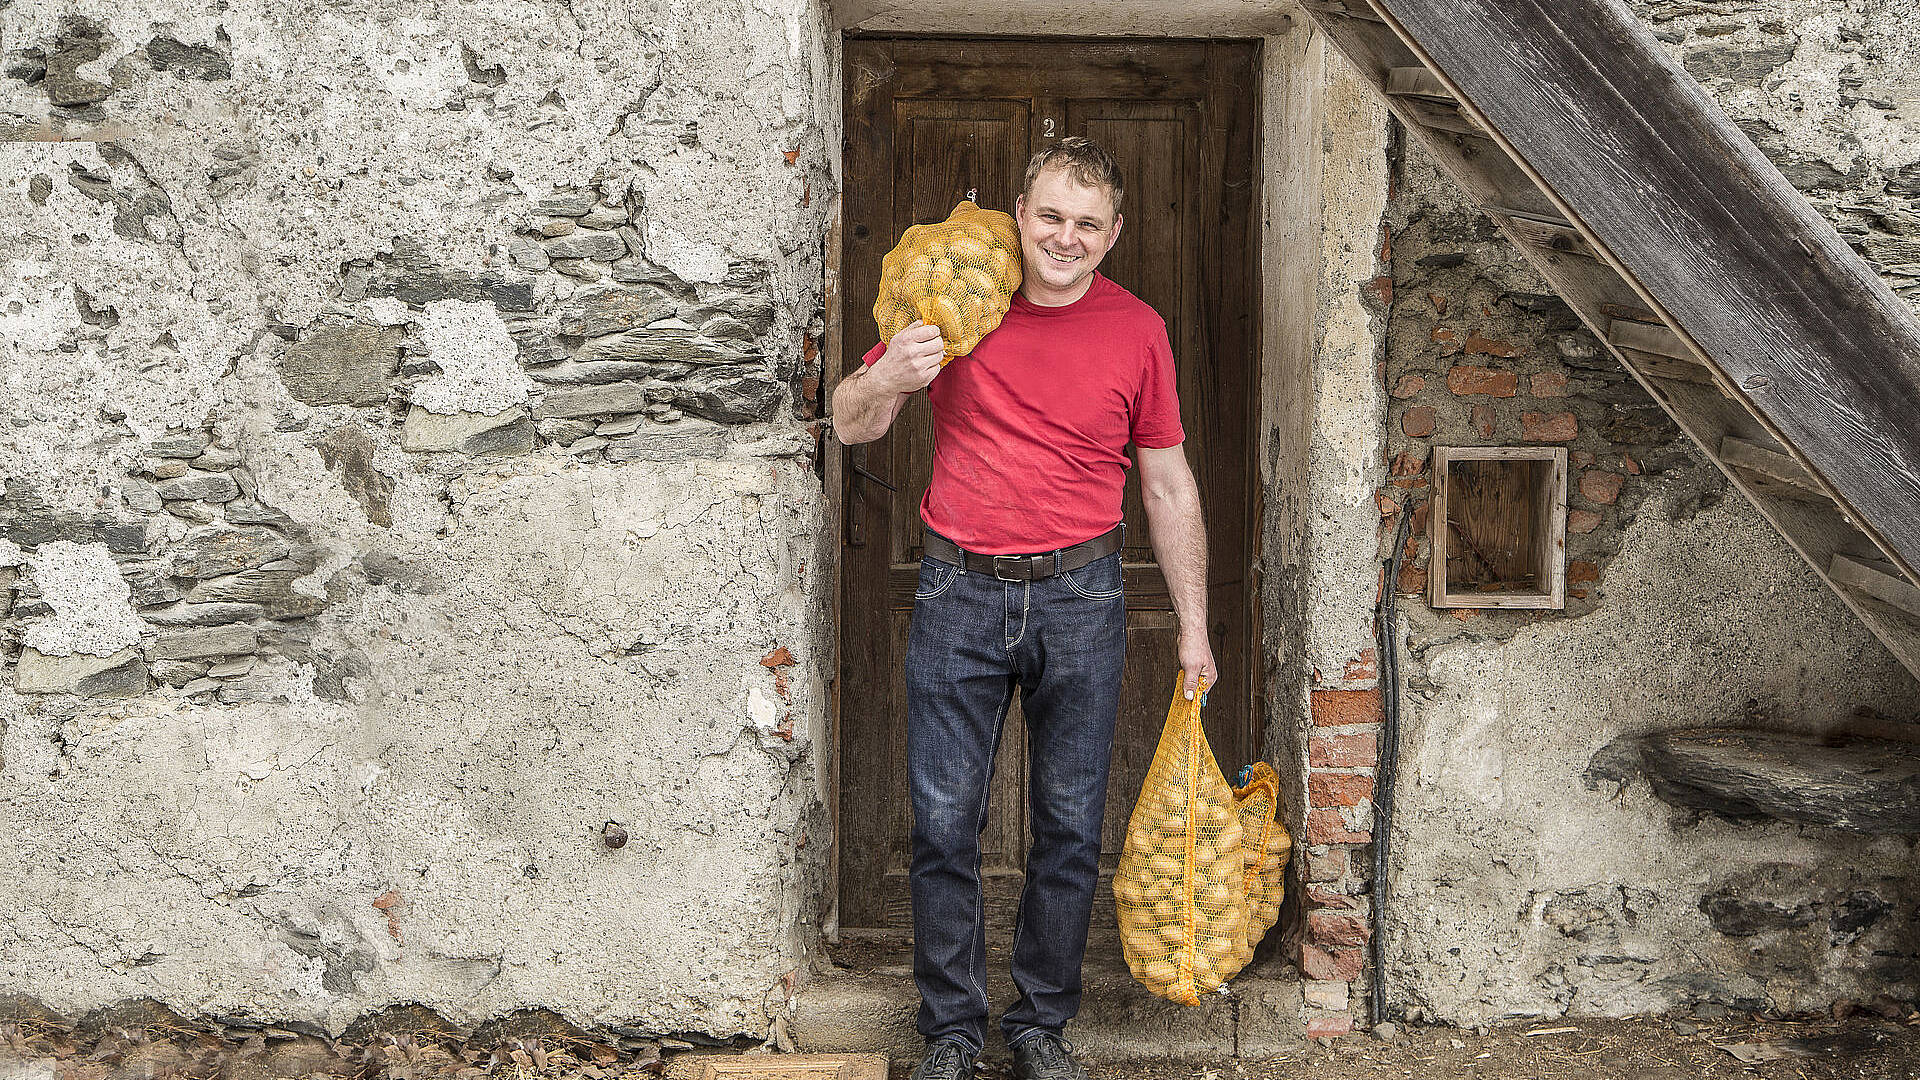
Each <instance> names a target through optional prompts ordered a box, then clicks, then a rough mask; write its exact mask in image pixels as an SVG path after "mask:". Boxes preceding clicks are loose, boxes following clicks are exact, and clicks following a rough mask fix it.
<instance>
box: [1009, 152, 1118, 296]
mask: <svg viewBox="0 0 1920 1080" xmlns="http://www.w3.org/2000/svg"><path fill="white" fill-rule="evenodd" d="M1013 216H1014V220H1015V221H1016V222H1017V223H1018V224H1019V226H1020V255H1021V263H1022V269H1023V270H1024V272H1025V276H1024V279H1023V280H1022V281H1021V284H1020V291H1021V292H1022V293H1025V294H1026V297H1027V299H1029V300H1031V301H1033V302H1034V303H1036V304H1046V305H1054V306H1057V305H1060V304H1070V303H1072V302H1073V301H1075V300H1078V299H1080V297H1082V296H1084V295H1086V291H1087V288H1088V286H1089V285H1091V284H1092V281H1093V270H1094V268H1095V267H1097V266H1099V265H1100V260H1101V259H1103V258H1105V257H1106V254H1107V252H1109V251H1111V250H1113V245H1114V242H1115V241H1116V240H1119V239H1120V215H1119V214H1116V213H1114V210H1113V198H1112V193H1110V192H1109V191H1108V190H1107V189H1106V188H1103V187H1088V186H1087V185H1085V184H1082V183H1080V182H1079V181H1077V180H1075V179H1074V178H1073V176H1072V174H1071V173H1069V172H1068V171H1067V170H1066V169H1064V168H1050V169H1043V170H1042V171H1041V173H1040V175H1039V176H1036V177H1034V179H1033V190H1032V191H1030V192H1028V193H1027V194H1025V195H1022V196H1021V197H1020V198H1019V199H1018V200H1016V201H1015V202H1014V204H1013Z"/></svg>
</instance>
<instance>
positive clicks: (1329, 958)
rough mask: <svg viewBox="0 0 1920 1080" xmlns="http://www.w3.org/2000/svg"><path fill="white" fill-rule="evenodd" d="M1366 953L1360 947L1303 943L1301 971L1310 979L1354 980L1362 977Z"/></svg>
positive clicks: (1301, 948) (1301, 947)
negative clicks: (1335, 947)
mask: <svg viewBox="0 0 1920 1080" xmlns="http://www.w3.org/2000/svg"><path fill="white" fill-rule="evenodd" d="M1365 955H1366V954H1364V953H1362V952H1361V951H1360V950H1359V949H1322V948H1320V947H1319V946H1317V945H1306V944H1302V945H1301V946H1300V973H1301V974H1303V975H1305V976H1306V977H1307V978H1309V979H1336V980H1339V981H1340V982H1352V981H1353V980H1355V979H1357V978H1359V977H1360V968H1361V966H1362V963H1363V961H1364V957H1365ZM1341 1019H1342V1020H1344V1019H1345V1018H1344V1017H1343V1018H1341Z"/></svg>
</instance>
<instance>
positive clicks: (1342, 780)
mask: <svg viewBox="0 0 1920 1080" xmlns="http://www.w3.org/2000/svg"><path fill="white" fill-rule="evenodd" d="M1372 796H1373V777H1371V776H1360V775H1356V774H1354V773H1330V772H1313V773H1309V774H1308V775H1307V797H1308V798H1309V799H1311V800H1312V801H1313V805H1315V806H1359V805H1360V804H1361V803H1362V802H1364V801H1366V800H1367V799H1369V798H1371V797H1372Z"/></svg>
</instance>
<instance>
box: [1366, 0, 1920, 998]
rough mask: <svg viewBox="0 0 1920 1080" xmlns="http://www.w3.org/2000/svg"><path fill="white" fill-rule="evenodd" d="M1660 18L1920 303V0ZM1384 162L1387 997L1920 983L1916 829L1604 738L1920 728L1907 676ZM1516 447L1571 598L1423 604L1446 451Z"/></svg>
mask: <svg viewBox="0 0 1920 1080" xmlns="http://www.w3.org/2000/svg"><path fill="white" fill-rule="evenodd" d="M1641 8H1642V11H1643V13H1644V14H1646V15H1647V17H1648V18H1649V20H1650V22H1651V24H1652V26H1653V27H1654V28H1655V30H1656V31H1657V32H1658V33H1659V34H1660V35H1661V37H1662V39H1663V40H1665V41H1667V42H1668V44H1669V46H1670V47H1671V48H1672V49H1673V50H1674V52H1675V54H1676V55H1677V56H1678V57H1680V59H1681V60H1682V62H1683V63H1685V64H1686V65H1687V67H1688V68H1689V70H1691V71H1693V72H1694V73H1695V74H1696V76H1698V77H1700V78H1701V79H1702V81H1703V83H1704V85H1706V87H1707V88H1708V90H1709V91H1710V92H1712V93H1713V94H1714V96H1715V97H1716V99H1717V100H1718V101H1719V102H1720V103H1721V104H1722V106H1723V107H1724V108H1726V109H1727V110H1728V112H1729V113H1730V114H1731V115H1733V116H1734V118H1735V119H1736V121H1738V122H1739V123H1740V124H1741V126H1742V127H1743V128H1746V129H1747V130H1748V132H1749V134H1750V135H1753V136H1754V137H1755V138H1756V142H1758V144H1759V145H1760V146H1761V148H1762V149H1763V150H1765V151H1767V152H1768V153H1769V155H1770V156H1772V157H1773V159H1774V160H1775V162H1776V163H1777V164H1778V165H1780V167H1781V168H1782V170H1783V171H1784V172H1785V173H1786V174H1787V175H1788V177H1789V178H1790V179H1792V180H1794V181H1795V183H1796V184H1798V185H1799V186H1801V188H1802V189H1803V190H1804V191H1806V192H1807V194H1808V195H1809V197H1810V198H1811V199H1812V200H1813V201H1814V203H1815V204H1816V205H1817V206H1819V207H1820V208H1821V209H1822V210H1823V211H1824V212H1825V213H1826V214H1827V215H1828V217H1829V219H1830V220H1832V221H1834V222H1835V224H1836V227H1837V228H1839V229H1840V230H1841V231H1842V233H1843V235H1847V236H1848V237H1849V239H1850V240H1852V241H1853V242H1854V243H1855V244H1856V246H1858V247H1859V248H1861V249H1862V250H1863V251H1864V252H1866V253H1867V254H1869V255H1870V256H1873V255H1876V254H1878V255H1879V256H1881V258H1880V261H1881V262H1882V264H1883V265H1882V267H1881V268H1882V270H1883V271H1884V272H1885V273H1886V274H1887V276H1888V280H1889V283H1890V284H1891V285H1893V286H1894V287H1895V288H1896V289H1900V290H1902V291H1905V292H1907V293H1908V294H1909V295H1910V296H1911V295H1912V292H1913V290H1912V289H1911V287H1910V286H1911V284H1912V281H1911V279H1910V277H1909V275H1908V274H1906V273H1905V272H1904V271H1905V270H1910V269H1913V268H1911V267H1905V266H1904V265H1903V264H1902V263H1901V262H1899V261H1897V260H1895V259H1893V258H1889V257H1887V256H1888V255H1889V253H1894V252H1898V251H1901V250H1903V249H1901V248H1900V247H1899V245H1900V243H1902V242H1903V241H1902V239H1901V238H1902V237H1903V236H1904V233H1903V232H1902V230H1905V229H1907V228H1908V227H1909V225H1910V222H1909V215H1910V206H1909V203H1908V199H1909V197H1910V195H1911V192H1910V191H1908V190H1907V186H1908V185H1909V183H1910V178H1909V177H1908V174H1909V173H1910V172H1915V171H1916V170H1914V169H1913V168H1912V166H1913V161H1914V159H1915V158H1916V157H1920V111H1916V105H1917V104H1920V93H1916V91H1917V90H1920V82H1916V81H1915V76H1914V74H1913V67H1912V65H1911V63H1910V59H1911V57H1912V56H1913V55H1914V54H1915V41H1916V39H1915V36H1914V30H1913V29H1912V27H1913V25H1914V19H1913V16H1914V15H1915V14H1916V13H1920V9H1915V8H1914V7H1913V5H1912V4H1910V3H1893V4H1889V3H1851V4H1840V3H1821V2H1808V3H1762V4H1747V3H1739V2H1734V3H1715V4H1711V5H1704V4H1694V3H1646V4H1643V5H1641ZM1397 178H1398V180H1399V187H1400V192H1401V194H1400V196H1399V198H1398V199H1396V202H1395V206H1394V208H1393V210H1392V212H1391V213H1390V215H1389V223H1390V227H1391V228H1392V229H1393V269H1394V273H1393V289H1394V293H1393V295H1394V303H1393V314H1392V321H1391V330H1390V336H1389V345H1388V364H1387V369H1386V379H1385V382H1386V386H1387V388H1388V390H1389V393H1390V396H1391V397H1392V399H1393V402H1392V405H1391V408H1390V409H1389V413H1388V420H1389V422H1388V443H1387V446H1386V452H1387V455H1388V457H1389V473H1390V475H1391V481H1390V483H1389V484H1388V485H1387V486H1385V487H1384V488H1383V489H1382V491H1383V494H1385V495H1386V496H1387V497H1389V498H1391V499H1393V500H1395V501H1397V502H1401V503H1403V504H1404V506H1405V508H1406V512H1409V513H1412V514H1413V515H1414V525H1415V529H1414V535H1415V542H1414V543H1413V544H1412V545H1410V550H1409V552H1408V554H1409V562H1408V565H1407V567H1406V569H1405V570H1404V571H1403V572H1402V575H1401V577H1400V579H1399V581H1398V582H1397V583H1396V584H1397V586H1398V587H1399V588H1400V589H1401V591H1402V593H1403V595H1404V597H1405V600H1404V602H1403V609H1404V610H1405V611H1406V617H1405V620H1404V623H1403V626H1402V627H1401V630H1402V636H1403V639H1404V640H1406V641H1407V642H1408V643H1409V649H1410V652H1409V654H1408V655H1407V657H1406V658H1405V662H1406V663H1407V670H1406V672H1405V674H1406V680H1405V684H1406V685H1405V688H1406V696H1405V699H1404V707H1403V713H1402V722H1403V724H1404V725H1405V727H1404V729H1403V732H1402V736H1401V746H1402V763H1401V772H1400V781H1399V784H1398V787H1397V789H1396V798H1397V805H1396V812H1395V823H1394V844H1395V861H1394V866H1393V870H1392V881H1391V884H1390V894H1389V904H1390V912H1389V943H1388V978H1389V983H1390V987H1391V990H1390V996H1391V999H1392V1003H1393V1005H1394V1007H1396V1008H1407V1009H1414V1010H1419V1011H1421V1012H1424V1013H1425V1014H1426V1015H1428V1016H1429V1017H1434V1018H1442V1019H1448V1020H1453V1021H1457V1022H1479V1021H1484V1020H1487V1019H1490V1018H1495V1017H1499V1016H1503V1015H1558V1014H1561V1013H1573V1014H1622V1013H1633V1012H1646V1011H1657V1010H1662V1009H1666V1008H1671V1007H1674V1006H1677V1005H1685V1004H1687V1003H1691V1002H1697V1001H1711V1002H1720V1003H1725V1004H1734V1005H1741V1006H1746V1007H1758V1008H1769V1009H1777V1010H1797V1009H1812V1008H1820V1007H1822V1006H1824V1005H1826V1004H1827V1003H1829V1002H1831V1001H1833V1000H1835V999H1838V998H1842V997H1849V996H1871V995H1873V994H1875V993H1883V992H1884V993H1893V994H1896V995H1902V996H1909V997H1910V996H1912V995H1914V994H1915V993H1916V992H1920V986H1916V985H1915V984H1914V982H1913V975H1912V973H1913V971H1914V970H1915V967H1914V960H1915V957H1916V954H1920V940H1916V938H1915V936H1914V932H1913V926H1914V920H1915V916H1916V912H1917V911H1920V887H1917V886H1920V874H1917V872H1916V862H1915V860H1914V852H1913V845H1912V843H1911V842H1910V841H1908V840H1902V839H1899V838H1869V837H1862V836H1857V835H1851V834H1846V833H1840V832H1837V831H1833V830H1820V829H1813V828H1800V827H1796V826H1791V825H1786V824H1779V823H1774V824H1759V825H1734V824H1730V823H1728V822H1726V821H1723V820H1720V819H1717V818H1712V817H1705V818H1701V817H1699V816H1697V815H1694V814H1692V813H1688V812H1682V811H1678V810H1675V809H1673V808H1671V807H1669V806H1667V805H1666V804H1664V803H1660V802H1658V801H1656V800H1655V799H1654V798H1653V797H1652V795H1651V794H1650V792H1649V789H1648V788H1647V785H1646V782H1645V781H1644V780H1642V779H1637V778H1634V777H1632V776H1631V775H1628V776H1625V777H1621V778H1617V779H1616V778H1615V777H1617V774H1618V772H1619V770H1617V769H1612V768H1610V767H1608V766H1607V764H1606V760H1607V758H1608V754H1607V753H1606V752H1604V751H1603V748H1606V747H1608V745H1609V744H1611V743H1614V741H1615V740H1616V739H1623V738H1627V737H1631V736H1635V735H1640V734H1645V733H1649V732H1655V731H1664V730H1671V729H1675V728H1685V727H1694V726H1704V725H1726V724H1752V725H1756V726H1760V727H1766V728H1773V729H1778V730H1798V731H1821V732H1824V731H1840V730H1861V729H1868V730H1877V731H1879V732H1882V733H1889V734H1898V733H1901V732H1907V733H1911V732H1912V731H1914V730H1915V728H1913V727H1912V726H1911V725H1912V724H1913V723H1914V722H1916V721H1920V695H1917V694H1916V685H1915V681H1914V680H1913V678H1912V677H1911V676H1910V675H1909V674H1908V673H1907V672H1906V671H1904V670H1903V669H1901V668H1900V667H1899V666H1898V665H1897V664H1896V663H1895V662H1894V661H1893V660H1892V658H1891V657H1890V656H1889V655H1888V654H1887V652H1886V650H1885V649H1884V648H1883V647H1881V646H1880V645H1879V643H1878V642H1877V641H1875V640H1874V639H1873V638H1872V637H1871V636H1870V635H1868V634H1867V632H1866V631H1865V629H1864V628H1863V627H1862V626H1860V625H1859V623H1858V622H1857V620H1854V619H1853V618H1852V617H1851V616H1850V615H1849V614H1848V613H1847V611H1846V610H1845V608H1844V607H1843V606H1842V605H1841V604H1840V602H1839V601H1838V600H1837V599H1836V598H1835V597H1833V596H1832V595H1830V593H1829V592H1828V591H1827V590H1826V589H1825V587H1824V586H1822V585H1821V584H1820V583H1819V581H1818V579H1817V578H1816V577H1815V576H1814V575H1813V574H1812V572H1811V571H1810V570H1809V569H1808V568H1807V567H1806V566H1805V564H1804V562H1803V561H1802V560H1801V559H1800V558H1799V557H1798V556H1797V555H1795V554H1794V553H1793V552H1792V551H1791V549H1789V548H1788V547H1787V546H1786V544H1785V543H1784V541H1782V540H1780V539H1779V537H1778V536H1777V535H1776V534H1774V533H1773V532H1772V531H1771V530H1770V528H1769V527H1768V526H1767V525H1766V524H1765V522H1764V521H1763V520H1762V519H1761V518H1760V517H1759V516H1758V515H1757V514H1756V513H1755V512H1754V511H1753V510H1752V509H1751V507H1749V506H1748V505H1747V504H1746V503H1745V502H1744V500H1742V499H1741V498H1740V497H1739V496H1738V494H1737V493H1734V492H1732V491H1731V490H1730V489H1729V488H1728V487H1727V485H1726V483H1725V481H1724V479H1723V478H1722V477H1721V476H1720V475H1719V473H1718V471H1717V470H1716V469H1715V468H1714V467H1713V466H1712V465H1711V464H1709V463H1708V462H1706V461H1705V460H1704V458H1702V457H1701V456H1700V454H1699V453H1698V451H1697V450H1696V448H1694V447H1693V445H1692V444H1691V443H1690V442H1688V441H1687V440H1685V439H1684V438H1683V437H1681V436H1680V435H1679V433H1678V432H1677V430H1676V429H1675V428H1674V427H1673V426H1672V425H1671V423H1670V422H1669V421H1667V420H1666V418H1665V417H1664V415H1663V414H1662V413H1661V412H1660V411H1659V410H1658V408H1657V407H1656V406H1655V405H1654V403H1653V402H1652V401H1651V400H1650V399H1649V398H1648V397H1647V396H1646V395H1645V393H1644V392H1643V391H1641V390H1640V389H1639V387H1638V385H1637V384H1635V383H1634V382H1632V381H1631V379H1630V378H1628V377H1627V376H1626V375H1625V373H1624V372H1622V371H1620V370H1619V369H1618V367H1617V365H1615V364H1613V363H1612V361H1611V360H1610V359H1609V358H1608V357H1607V355H1606V353H1605V352H1604V350H1603V349H1601V348H1600V346H1599V344H1598V342H1596V341H1594V340H1593V338H1592V337H1591V335H1589V334H1588V333H1587V332H1586V331H1585V330H1584V329H1581V328H1580V327H1579V324H1578V321H1577V319H1575V318H1574V316H1573V314H1572V312H1571V311H1569V310H1568V309H1566V308H1565V306H1564V305H1561V304H1559V303H1558V302H1557V301H1556V300H1554V299H1553V298H1551V297H1550V296H1547V295H1544V294H1546V293H1548V291H1549V290H1548V289H1547V288H1546V286H1545V285H1544V283H1543V282H1541V281H1540V280H1539V279H1538V277H1537V276H1536V275H1535V274H1534V273H1533V272H1532V271H1531V269H1530V268H1529V267H1528V266H1527V265H1526V264H1525V263H1524V261H1523V260H1522V259H1521V258H1520V256H1519V255H1518V253H1517V252H1515V251H1514V250H1513V249H1512V248H1511V247H1510V246H1509V245H1507V244H1506V242H1505V241H1504V240H1503V239H1502V238H1500V237H1499V236H1498V234H1497V233H1496V232H1495V230H1493V228H1492V227H1491V226H1490V225H1489V224H1488V223H1487V222H1486V221H1485V220H1484V218H1482V217H1481V216H1480V215H1479V214H1478V213H1477V212H1475V211H1474V210H1472V208H1471V207H1470V206H1468V205H1466V204H1465V203H1464V202H1463V201H1462V200H1461V198H1460V196H1459V194H1458V192H1457V190H1455V189H1454V188H1453V187H1452V185H1451V184H1449V183H1448V182H1446V181H1445V180H1444V179H1442V178H1440V177H1439V176H1438V174H1437V173H1436V172H1435V171H1434V169H1433V167H1432V165H1431V164H1430V162H1429V161H1428V160H1427V159H1426V158H1425V156H1424V155H1422V154H1421V153H1419V152H1418V151H1417V149H1414V148H1411V147H1410V148H1409V150H1408V152H1407V153H1406V155H1405V157H1404V159H1403V160H1402V162H1401V163H1400V166H1399V169H1398V174H1397ZM1902 258H1904V257H1902ZM1914 272H1915V273H1916V274H1920V270H1916V271H1914ZM1525 443H1532V444H1535V445H1543V444H1554V443H1560V444H1564V445H1567V446H1568V447H1569V451H1570V459H1571V464H1572V469H1571V473H1572V481H1573V483H1572V491H1571V493H1570V495H1571V498H1570V504H1569V505H1570V513H1569V518H1568V550H1567V558H1568V603H1567V608H1566V611H1565V612H1564V613H1557V614H1555V613H1548V614H1539V613H1499V612H1479V613H1470V612H1457V613H1452V614H1449V613H1445V612H1435V611H1433V610H1431V609H1429V608H1427V607H1426V606H1425V604H1424V603H1423V602H1422V601H1421V596H1422V595H1423V592H1424V589H1425V586H1426V584H1427V574H1428V571H1429V567H1428V566H1427V565H1426V563H1425V557H1426V547H1425V544H1424V542H1423V541H1421V540H1420V537H1422V536H1423V535H1424V532H1425V527H1426V522H1425V505H1424V499H1425V494H1426V489H1427V487H1428V481H1429V473H1428V460H1427V454H1428V451H1429V449H1430V447H1431V446H1432V445H1436V444H1446V445H1489V444H1492V445H1500V444H1525ZM1456 616H1458V617H1456ZM1596 755H1597V756H1598V757H1596Z"/></svg>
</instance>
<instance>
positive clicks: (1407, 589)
mask: <svg viewBox="0 0 1920 1080" xmlns="http://www.w3.org/2000/svg"><path fill="white" fill-rule="evenodd" d="M1398 586H1399V589H1400V591H1401V592H1403V593H1415V594H1419V593H1424V592H1426V591H1427V570H1426V567H1423V566H1408V565H1407V564H1405V563H1401V564H1400V578H1399V581H1398Z"/></svg>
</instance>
